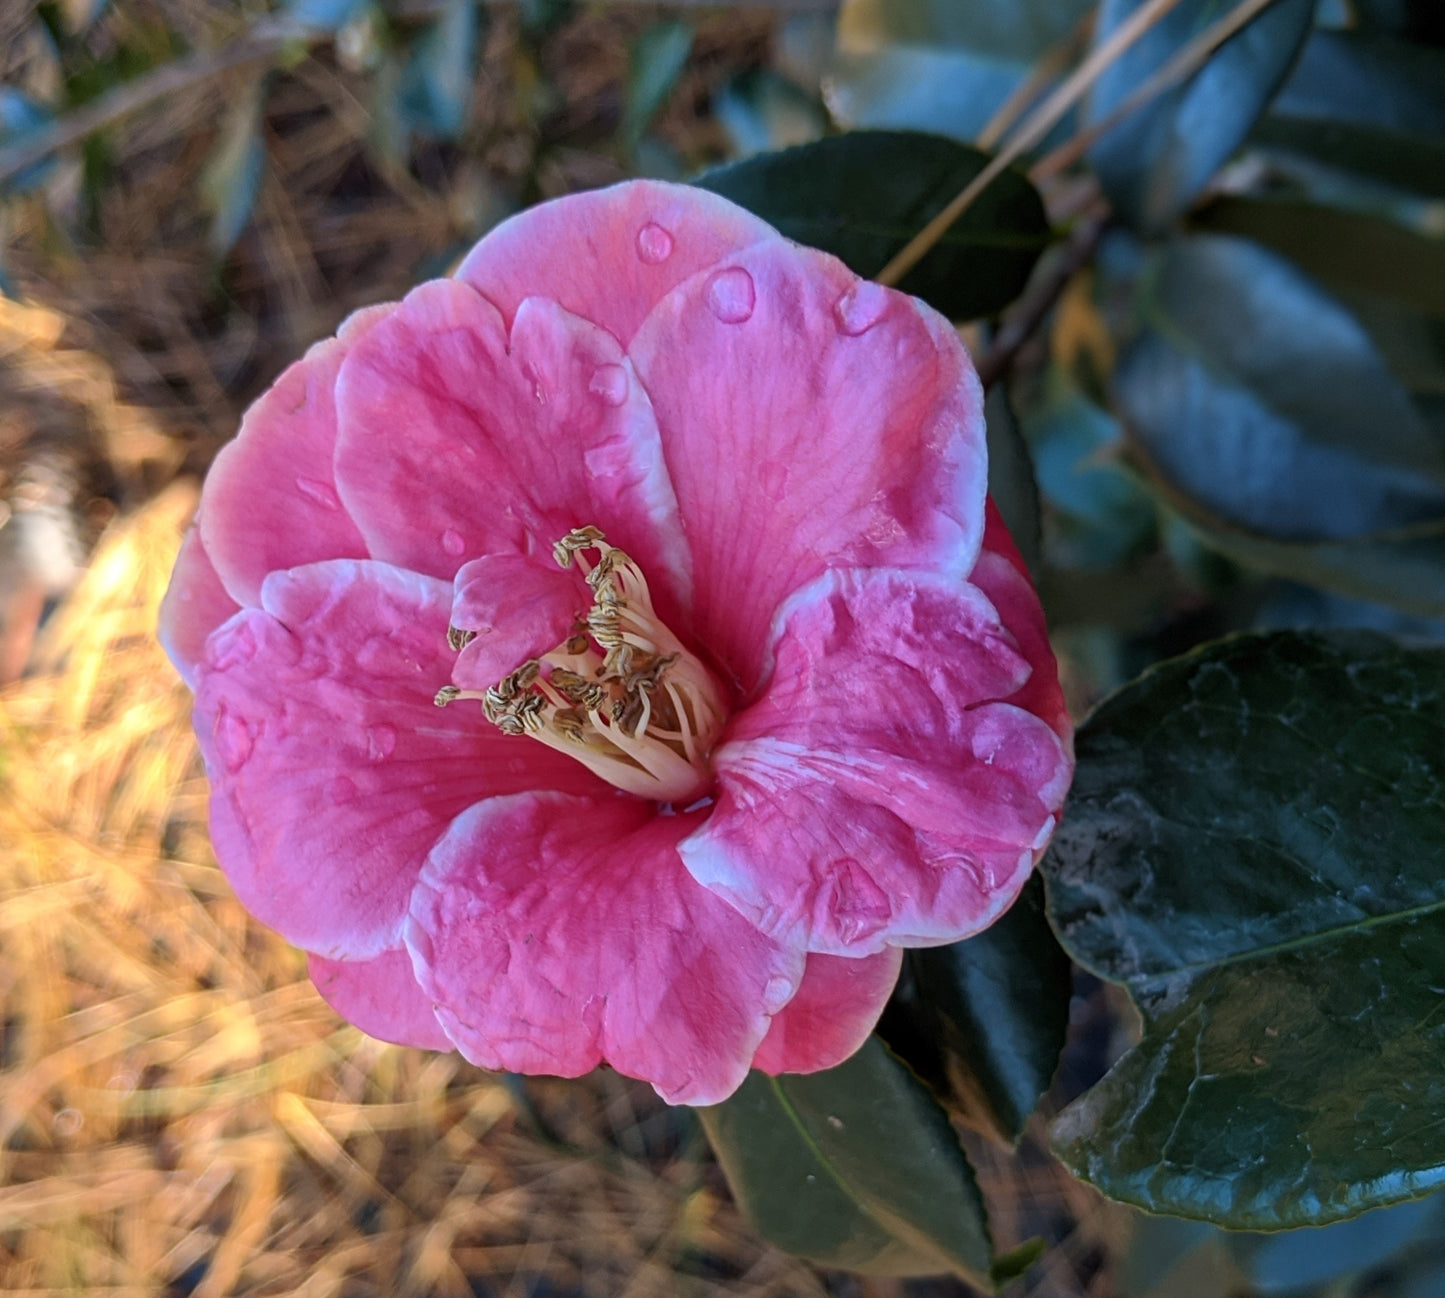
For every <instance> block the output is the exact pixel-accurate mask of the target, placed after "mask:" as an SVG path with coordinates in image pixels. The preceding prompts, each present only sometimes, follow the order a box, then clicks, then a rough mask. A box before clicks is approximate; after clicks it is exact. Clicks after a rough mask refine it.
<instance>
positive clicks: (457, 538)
mask: <svg viewBox="0 0 1445 1298" xmlns="http://www.w3.org/2000/svg"><path fill="white" fill-rule="evenodd" d="M466 548H467V543H466V541H465V540H464V539H463V537H462V534H461V533H460V532H458V531H457V529H456V528H454V527H449V528H447V530H446V531H445V532H443V533H442V549H443V550H445V551H446V552H447V553H448V554H449V555H451V556H452V557H453V558H456V557H457V556H458V555H460V554H464V553H465V552H466Z"/></svg>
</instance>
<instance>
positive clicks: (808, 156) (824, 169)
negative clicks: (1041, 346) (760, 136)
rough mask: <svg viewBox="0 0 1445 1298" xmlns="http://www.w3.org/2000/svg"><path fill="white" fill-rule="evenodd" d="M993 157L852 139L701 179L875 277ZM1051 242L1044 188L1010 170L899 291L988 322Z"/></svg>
mask: <svg viewBox="0 0 1445 1298" xmlns="http://www.w3.org/2000/svg"><path fill="white" fill-rule="evenodd" d="M988 161H989V156H988V154H986V153H983V152H982V151H980V150H978V149H971V148H969V147H967V146H966V145H961V144H956V143H954V142H953V141H952V140H945V139H942V138H941V137H939V136H933V135H921V134H913V133H910V132H902V131H853V132H850V133H849V134H847V135H839V136H834V137H832V138H830V139H826V140H819V141H817V143H815V144H805V145H801V146H799V147H798V148H794V149H787V150H784V151H783V152H781V153H769V154H763V155H760V156H758V157H755V158H748V159H746V160H744V161H742V162H737V163H733V164H732V165H731V166H728V167H722V168H718V169H717V170H714V171H709V172H706V173H705V174H704V175H702V176H701V177H699V179H698V181H697V183H698V184H699V185H701V186H702V187H703V188H704V189H710V190H712V191H713V192H714V193H716V194H721V195H722V196H723V197H724V198H730V199H732V201H733V202H735V203H739V204H741V205H742V206H743V207H746V208H748V209H749V210H750V211H752V212H756V213H757V214H758V215H759V216H761V217H762V218H763V219H764V220H766V221H769V222H771V223H772V224H773V225H775V226H776V227H777V228H778V229H779V230H781V231H782V232H783V233H784V234H785V235H787V236H788V237H789V238H790V239H796V240H797V241H798V242H799V243H806V244H810V245H811V246H812V247H814V248H822V249H823V250H824V251H825V252H831V253H833V254H834V255H835V256H837V257H839V258H841V259H842V260H843V261H845V262H846V263H847V264H848V265H849V266H850V267H852V269H853V270H855V271H857V272H858V274H860V275H865V276H872V275H876V274H877V273H878V272H879V271H880V270H881V269H882V268H883V266H884V265H885V264H886V263H887V262H888V260H889V258H890V257H892V256H893V254H894V253H896V252H898V251H899V249H901V248H902V247H903V245H904V244H905V243H907V242H908V240H909V239H910V238H912V236H913V235H915V234H916V233H917V232H918V231H919V229H921V228H922V226H923V225H924V224H926V223H927V222H928V220H929V219H930V218H932V217H933V216H934V215H935V214H936V213H938V212H939V211H940V210H941V209H942V207H943V206H944V204H945V203H947V202H948V200H949V199H951V198H952V197H953V196H954V195H955V194H957V193H958V191H959V190H960V189H962V188H963V187H964V185H966V184H967V183H968V182H969V181H970V180H972V179H973V177H974V176H976V175H977V174H978V173H979V172H980V171H982V170H983V168H984V167H985V166H987V165H988ZM1048 241H1049V224H1048V219H1047V218H1046V217H1045V215H1044V208H1043V203H1042V202H1041V201H1040V199H1039V196H1038V193H1037V191H1036V190H1035V189H1034V187H1033V186H1032V185H1031V184H1029V182H1028V181H1027V180H1026V179H1025V178H1024V177H1023V176H1022V175H1020V174H1019V173H1017V172H1014V171H1006V172H1004V174H1003V175H1001V176H1000V177H999V178H998V180H997V181H995V182H994V183H993V184H992V185H990V186H989V187H988V189H986V190H985V191H984V193H983V195H982V196H981V197H980V198H979V201H978V202H977V203H975V204H974V205H973V207H972V208H970V209H969V211H968V212H967V214H966V215H965V216H964V217H963V219H961V220H960V221H958V222H957V223H956V224H955V225H954V226H953V227H952V228H951V229H950V230H949V232H948V233H947V234H946V235H945V236H944V237H943V239H942V240H940V242H939V244H938V246H937V247H936V248H935V249H934V250H933V251H932V252H931V253H929V255H928V256H927V257H925V258H924V259H923V260H922V261H921V262H920V263H919V264H918V265H917V266H916V267H915V268H914V269H913V270H912V271H911V272H909V274H908V275H907V276H905V277H904V279H903V282H902V283H901V284H900V285H899V287H900V288H901V289H903V291H904V292H907V293H913V294H915V295H916V296H918V297H921V298H923V299H924V300H925V301H927V302H928V303H930V304H931V305H932V306H934V307H936V308H937V309H938V310H939V311H941V312H943V314H944V315H947V316H949V317H950V318H952V319H955V320H967V319H972V318H975V317H978V316H986V315H992V314H994V313H995V312H997V311H1000V310H1002V308H1003V307H1005V306H1007V305H1008V304H1009V303H1010V302H1011V301H1012V300H1013V299H1014V298H1015V297H1017V296H1018V294H1019V292H1020V291H1021V290H1022V288H1023V285H1024V282H1025V281H1026V280H1027V279H1028V276H1029V272H1030V271H1031V270H1032V269H1033V266H1034V263H1035V261H1037V260H1038V256H1039V253H1040V252H1041V251H1042V250H1043V249H1044V247H1045V245H1046V244H1047V243H1048Z"/></svg>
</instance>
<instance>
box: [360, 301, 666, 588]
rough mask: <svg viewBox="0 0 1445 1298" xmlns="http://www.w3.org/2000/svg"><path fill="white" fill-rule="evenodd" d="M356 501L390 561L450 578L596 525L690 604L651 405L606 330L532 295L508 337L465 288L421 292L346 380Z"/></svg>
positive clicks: (364, 351) (373, 335)
mask: <svg viewBox="0 0 1445 1298" xmlns="http://www.w3.org/2000/svg"><path fill="white" fill-rule="evenodd" d="M337 403H338V407H339V410H340V419H341V436H340V442H339V448H338V454H337V478H338V486H339V489H340V492H341V497H342V499H343V500H344V501H345V502H346V506H347V508H348V509H349V510H350V511H351V512H352V514H353V515H354V516H355V517H356V519H357V521H358V523H359V524H360V527H361V530H362V532H363V533H364V534H365V536H366V540H367V544H368V545H369V546H370V548H371V551H372V553H373V554H374V555H375V556H376V557H377V558H379V559H384V560H386V561H387V562H389V563H395V564H397V565H399V566H401V567H405V568H410V569H413V570H414V571H417V572H424V573H427V574H428V575H430V576H434V577H444V578H447V579H450V578H451V577H453V576H454V575H455V574H456V572H457V570H458V569H459V568H460V567H461V566H462V565H463V564H464V563H465V562H466V561H467V560H468V559H475V558H480V557H481V556H483V555H488V554H532V553H537V554H541V555H546V554H549V553H550V552H551V548H552V544H553V542H555V541H556V540H558V539H559V538H560V537H562V536H564V535H565V534H566V533H567V532H569V531H571V530H572V529H573V528H575V527H580V526H584V525H588V524H591V525H595V526H597V527H600V528H602V529H603V531H604V532H605V533H606V534H607V539H608V541H609V542H610V543H612V544H614V545H617V546H621V547H622V548H623V549H625V550H627V551H628V552H629V553H630V554H632V555H633V556H634V557H635V558H637V559H638V560H639V561H641V562H642V563H643V564H644V566H645V567H646V568H647V570H648V572H649V575H651V574H653V573H656V575H657V578H658V580H659V581H661V582H662V583H664V585H665V586H666V587H667V588H668V589H669V590H670V591H672V592H674V598H685V593H686V590H687V585H688V582H687V565H688V557H687V551H686V547H685V546H684V545H683V543H682V539H681V529H680V527H679V525H678V522H677V502H676V500H675V498H674V496H673V493H672V486H671V483H670V482H669V481H668V478H667V473H666V469H665V467H664V465H663V461H662V453H661V443H660V441H659V439H658V435H657V426H656V423H655V421H654V420H653V416H652V407H651V405H650V404H649V403H648V400H647V395H646V393H645V392H644V391H643V389H642V387H641V386H640V385H639V383H638V382H637V376H636V374H635V373H634V371H633V368H632V363H631V362H630V361H629V360H628V359H627V358H626V356H624V355H623V353H622V351H621V349H620V348H619V346H618V344H617V342H616V340H615V339H613V337H612V336H611V335H610V334H608V333H606V332H605V331H604V330H602V329H599V328H598V327H597V326H596V325H593V324H590V323H588V322H587V321H586V320H582V319H580V318H578V317H577V316H574V315H570V314H569V313H568V312H566V311H564V310H563V309H562V308H561V307H560V306H558V305H557V304H556V303H555V302H551V301H548V300H546V299H544V298H529V299H527V300H526V301H524V302H523V303H522V304H521V305H520V306H519V307H518V308H517V312H516V318H515V319H514V320H513V322H512V327H511V330H510V333H509V332H508V330H507V328H506V326H505V324H504V323H503V320H502V317H501V315H500V314H499V313H498V312H497V309H496V308H495V307H494V306H492V305H491V303H490V302H488V301H487V300H486V299H485V298H483V297H482V296H481V295H480V294H479V293H478V292H477V291H476V290H475V289H473V288H471V287H470V286H468V285H466V284H463V283H459V282H458V281H456V280H434V281H433V282H431V283H429V284H423V285H422V286H421V287H420V288H418V289H415V290H414V291H413V292H412V293H410V294H408V296H407V297H406V299H405V300H404V301H403V302H402V303H401V305H400V306H399V307H398V308H397V309H396V310H395V311H394V312H393V313H392V314H391V315H390V316H388V317H387V318H386V319H385V320H383V321H382V322H380V323H379V324H378V325H376V326H375V327H374V328H373V329H371V330H370V331H368V333H367V334H366V336H365V338H363V339H362V340H361V341H360V342H359V343H358V344H357V345H356V347H355V348H354V349H353V350H352V352H351V354H350V355H349V356H348V358H347V360H346V363H345V364H344V365H343V366H342V370H341V377H340V379H339V381H338V384H337Z"/></svg>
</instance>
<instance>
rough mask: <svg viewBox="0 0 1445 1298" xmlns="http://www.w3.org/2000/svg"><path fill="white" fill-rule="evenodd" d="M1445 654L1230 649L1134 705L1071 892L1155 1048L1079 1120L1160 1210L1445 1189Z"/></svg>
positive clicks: (1151, 684)
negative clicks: (1443, 1186)
mask: <svg viewBox="0 0 1445 1298" xmlns="http://www.w3.org/2000/svg"><path fill="white" fill-rule="evenodd" d="M1442 735H1445V650H1442V649H1433V650H1429V649H1418V650H1407V649H1403V648H1401V647H1400V646H1398V645H1397V644H1396V643H1395V642H1394V641H1391V640H1388V639H1386V638H1385V637H1383V636H1377V635H1372V634H1369V633H1364V632H1341V633H1334V634H1331V635H1324V634H1300V633H1291V632H1283V633H1278V634H1274V635H1248V636H1240V637H1236V638H1234V639H1230V640H1225V641H1220V642H1217V643H1215V644H1211V645H1207V646H1205V647H1204V648H1202V649H1200V650H1198V651H1196V652H1195V653H1193V654H1190V655H1188V656H1187V657H1184V658H1180V659H1175V660H1173V661H1171V662H1167V663H1164V664H1162V665H1161V666H1159V667H1156V668H1154V669H1152V670H1150V671H1149V672H1146V673H1145V674H1144V675H1143V676H1142V677H1140V678H1139V679H1138V680H1136V681H1135V682H1133V683H1132V684H1130V685H1128V686H1126V687H1125V688H1124V689H1123V690H1121V691H1120V692H1119V693H1117V694H1116V695H1114V696H1113V697H1112V698H1111V699H1109V700H1107V701H1106V702H1105V703H1104V704H1103V705H1102V706H1101V707H1100V708H1099V709H1098V711H1097V712H1096V713H1095V714H1094V716H1093V717H1091V718H1090V720H1089V721H1088V723H1087V724H1086V725H1085V726H1084V727H1083V728H1082V729H1081V730H1080V732H1079V735H1078V739H1077V749H1078V759H1079V764H1078V773H1077V776H1076V779H1075V783H1074V790H1073V793H1072V794H1071V796H1070V800H1069V805H1068V808H1067V811H1066V814H1065V816H1064V818H1063V822H1062V825H1061V828H1060V831H1059V833H1058V835H1057V836H1056V837H1055V839H1054V843H1053V845H1052V846H1051V848H1050V850H1049V853H1048V855H1047V857H1046V858H1045V862H1044V865H1043V869H1044V871H1045V874H1046V877H1047V881H1048V895H1049V910H1050V916H1051V918H1052V920H1053V923H1054V927H1055V930H1056V932H1057V933H1058V934H1059V937H1060V939H1061V941H1062V942H1063V944H1064V946H1065V948H1066V949H1067V950H1068V951H1069V953H1070V954H1071V955H1072V956H1073V957H1074V958H1075V959H1076V960H1077V961H1079V962H1080V963H1081V964H1083V965H1085V966H1086V967H1088V968H1090V969H1092V970H1094V971H1095V972H1097V973H1099V974H1100V975H1101V976H1103V977H1106V978H1110V979H1113V980H1115V981H1117V982H1122V983H1124V984H1125V985H1127V987H1128V988H1129V991H1130V993H1131V995H1132V996H1133V998H1134V1000H1135V1002H1136V1004H1137V1005H1138V1006H1139V1009H1140V1012H1141V1014H1142V1016H1143V1020H1144V1033H1143V1038H1142V1040H1141V1041H1140V1043H1139V1044H1138V1046H1136V1047H1135V1048H1134V1049H1133V1050H1131V1051H1130V1052H1129V1053H1128V1054H1126V1055H1125V1056H1124V1058H1123V1059H1121V1060H1120V1061H1119V1063H1118V1064H1117V1065H1116V1066H1115V1067H1114V1069H1113V1070H1112V1071H1111V1072H1110V1073H1109V1074H1108V1076H1107V1077H1105V1078H1104V1080H1103V1081H1102V1082H1100V1083H1099V1084H1098V1085H1097V1086H1095V1087H1094V1088H1093V1089H1092V1090H1090V1091H1088V1092H1087V1093H1086V1094H1085V1095H1084V1096H1083V1097H1082V1098H1081V1099H1079V1100H1077V1101H1076V1102H1075V1103H1074V1104H1073V1105H1071V1106H1070V1107H1069V1108H1068V1109H1066V1110H1065V1111H1064V1112H1063V1113H1062V1114H1061V1115H1060V1116H1059V1118H1058V1119H1057V1120H1056V1121H1055V1124H1054V1128H1053V1139H1054V1146H1055V1149H1056V1150H1057V1152H1058V1153H1059V1155H1060V1157H1061V1158H1063V1160H1064V1161H1065V1163H1066V1164H1067V1165H1068V1166H1069V1167H1070V1168H1071V1169H1072V1170H1074V1171H1075V1172H1076V1173H1077V1174H1079V1175H1080V1176H1083V1177H1084V1178H1086V1179H1087V1180H1090V1181H1092V1182H1093V1183H1094V1184H1095V1185H1097V1186H1098V1187H1099V1188H1100V1189H1101V1190H1103V1191H1104V1192H1105V1193H1106V1194H1108V1195H1110V1196H1112V1197H1114V1198H1118V1199H1123V1200H1125V1201H1126V1202H1130V1203H1134V1204H1137V1205H1139V1206H1141V1207H1143V1208H1146V1209H1147V1210H1149V1211H1151V1212H1164V1213H1172V1214H1177V1215H1180V1216H1188V1217H1196V1218H1200V1219H1204V1220H1208V1221H1212V1222H1215V1223H1217V1224H1220V1225H1224V1226H1229V1227H1232V1228H1245V1229H1264V1230H1276V1229H1281V1228H1285V1227H1291V1226H1305V1225H1320V1224H1323V1223H1326V1222H1330V1221H1335V1220H1338V1219H1342V1218H1346V1217H1350V1216H1353V1215H1355V1214H1357V1213H1360V1212H1362V1211H1364V1210H1366V1209H1368V1208H1372V1207H1376V1206H1380V1205H1384V1204H1389V1203H1394V1202H1399V1201H1402V1200H1406V1199H1410V1198H1413V1197H1415V1196H1418V1195H1420V1194H1423V1193H1425V1192H1426V1191H1428V1190H1430V1189H1432V1188H1434V1187H1435V1186H1437V1185H1440V1184H1441V1183H1442V1182H1445V1015H1442V1014H1441V1013H1440V1010H1441V1006H1442V1004H1445V1001H1442V999H1441V998H1442V995H1445V872H1442V870H1441V868H1440V866H1441V860H1442V856H1441V852H1442V844H1445V742H1442Z"/></svg>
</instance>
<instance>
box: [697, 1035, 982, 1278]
mask: <svg viewBox="0 0 1445 1298" xmlns="http://www.w3.org/2000/svg"><path fill="white" fill-rule="evenodd" d="M698 1113H699V1115H700V1117H701V1118H702V1123H703V1126H704V1127H705V1128H706V1130H707V1134H708V1139H709V1140H711V1141H712V1146H713V1149H714V1150H715V1151H716V1153H717V1156H718V1161H719V1162H720V1163H721V1164H722V1167H723V1170H724V1171H725V1172H726V1173H727V1176H728V1182H729V1183H730V1184H731V1186H732V1189H733V1194H734V1195H735V1196H736V1198H737V1200H738V1203H739V1204H740V1205H741V1206H742V1208H743V1210H744V1211H745V1212H746V1213H747V1214H748V1217H749V1218H750V1219H751V1220H752V1222H753V1223H754V1225H756V1226H757V1228H758V1229H759V1230H760V1231H761V1232H762V1234H763V1235H764V1236H765V1237H766V1238H767V1239H768V1240H770V1241H771V1242H772V1243H774V1244H776V1245H777V1246H778V1247H779V1248H782V1249H786V1250H787V1251H788V1252H790V1253H795V1254H797V1255H798V1256H799V1257H806V1258H809V1259H811V1260H812V1261H815V1262H818V1263H820V1264H822V1265H824V1266H835V1267H843V1268H846V1269H848V1270H850V1271H861V1272H865V1273H869V1274H874V1275H922V1274H926V1273H928V1272H936V1271H952V1272H954V1273H956V1274H958V1275H961V1276H964V1277H965V1278H967V1279H970V1280H971V1281H973V1282H974V1283H977V1284H980V1285H985V1286H986V1284H987V1282H986V1280H985V1279H984V1277H986V1276H987V1274H988V1269H989V1266H990V1263H991V1261H992V1247H991V1244H990V1242H989V1235H988V1224H987V1218H986V1217H985V1215H984V1207H983V1200H982V1199H981V1198H980V1196H979V1193H978V1187H977V1185H976V1184H975V1182H974V1177H973V1169H972V1168H971V1167H970V1166H969V1163H968V1159H967V1158H966V1157H965V1155H964V1153H963V1150H962V1148H961V1147H960V1146H959V1143H958V1138H957V1136H955V1135H954V1132H953V1129H952V1128H951V1127H950V1126H949V1125H948V1119H947V1118H946V1117H945V1116H944V1113H943V1111H942V1110H941V1109H940V1108H939V1107H938V1105H937V1103H936V1102H935V1101H934V1099H933V1097H932V1096H931V1095H930V1094H929V1091H928V1088H927V1087H925V1086H924V1085H923V1083H921V1082H920V1081H918V1079H917V1078H916V1077H914V1076H913V1075H912V1074H911V1073H910V1072H909V1071H908V1069H907V1068H905V1067H904V1066H903V1065H902V1064H901V1063H899V1062H898V1060H897V1059H895V1058H894V1057H893V1056H892V1055H891V1054H889V1053H888V1050H887V1049H886V1048H885V1047H884V1046H883V1044H882V1043H881V1042H880V1041H878V1040H877V1038H870V1039H869V1040H868V1042H867V1043H866V1044H865V1045H864V1046H863V1049H862V1050H860V1051H859V1052H858V1053H857V1054H856V1055H854V1056H853V1058H851V1059H850V1060H848V1061H847V1062H846V1063H844V1064H841V1065H840V1066H839V1067H837V1068H833V1069H829V1070H828V1071H827V1072H823V1073H813V1074H811V1075H809V1076H806V1077H796V1076H783V1077H775V1078H770V1077H764V1076H763V1075H762V1074H760V1073H752V1074H750V1075H749V1077H748V1080H747V1081H746V1082H744V1083H743V1086H742V1088H741V1089H740V1090H739V1091H738V1092H737V1093H736V1094H735V1095H734V1096H733V1097H732V1098H731V1099H729V1100H727V1101H725V1102H724V1103H722V1104H718V1105H714V1106H713V1107H711V1108H706V1109H699V1110H698Z"/></svg>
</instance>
